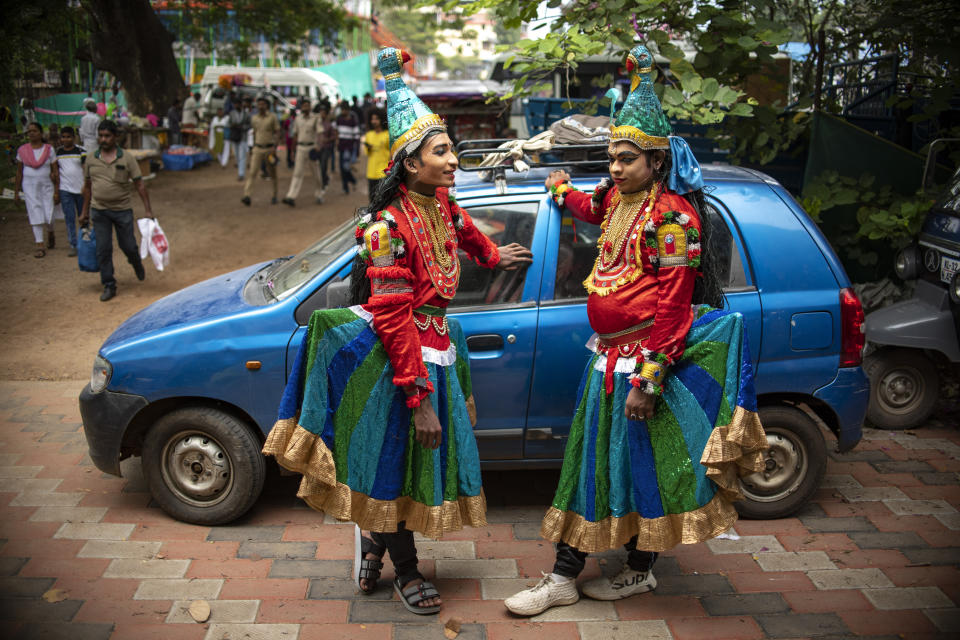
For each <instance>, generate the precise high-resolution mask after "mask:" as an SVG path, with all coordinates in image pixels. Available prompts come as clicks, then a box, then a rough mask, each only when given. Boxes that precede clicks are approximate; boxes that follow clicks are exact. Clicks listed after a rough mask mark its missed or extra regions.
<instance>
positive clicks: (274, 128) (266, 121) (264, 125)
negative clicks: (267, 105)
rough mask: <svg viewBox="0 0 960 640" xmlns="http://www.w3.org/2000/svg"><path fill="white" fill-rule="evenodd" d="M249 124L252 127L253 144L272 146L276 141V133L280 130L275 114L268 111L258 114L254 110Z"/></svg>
mask: <svg viewBox="0 0 960 640" xmlns="http://www.w3.org/2000/svg"><path fill="white" fill-rule="evenodd" d="M250 126H251V127H252V128H253V144H255V145H260V146H263V145H269V146H271V147H272V146H273V145H274V144H275V143H276V142H277V133H278V132H279V131H280V121H279V120H277V116H276V115H275V114H273V113H270V112H269V111H268V112H267V113H266V114H264V115H262V116H261V115H260V112H259V111H258V112H256V113H254V114H253V116H251V118H250Z"/></svg>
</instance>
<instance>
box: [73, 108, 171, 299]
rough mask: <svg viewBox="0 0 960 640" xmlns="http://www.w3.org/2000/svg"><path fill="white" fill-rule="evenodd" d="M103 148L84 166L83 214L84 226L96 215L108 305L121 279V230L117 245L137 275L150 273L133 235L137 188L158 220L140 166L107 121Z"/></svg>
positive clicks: (150, 214) (99, 260)
mask: <svg viewBox="0 0 960 640" xmlns="http://www.w3.org/2000/svg"><path fill="white" fill-rule="evenodd" d="M97 141H98V142H99V144H100V148H99V149H98V150H97V151H96V152H94V153H93V154H91V155H88V156H87V161H86V162H85V163H84V165H83V211H82V213H81V214H80V225H81V226H84V225H86V224H87V222H89V220H90V214H91V211H92V212H93V230H94V233H95V234H96V237H97V264H98V266H99V267H100V283H101V284H102V285H103V293H101V294H100V301H101V302H106V301H107V300H109V299H110V298H112V297H114V296H115V295H117V280H116V278H114V276H113V237H112V236H113V230H114V229H116V230H117V245H118V246H119V247H120V250H121V251H123V254H124V255H125V256H127V261H128V262H130V265H131V266H132V267H133V271H134V273H136V274H137V280H143V278H144V277H145V276H146V273H145V272H144V270H143V261H141V260H140V252H139V248H138V247H137V240H136V238H135V237H134V235H133V209H132V204H131V198H130V194H131V192H132V191H133V189H134V188H136V190H137V193H139V194H140V200H142V201H143V208H144V213H145V214H146V217H148V218H154V217H155V216H154V215H153V211H151V209H150V198H149V197H148V196H147V189H146V187H144V186H143V179H142V178H141V175H140V165H138V164H137V161H136V159H134V157H133V156H132V155H130V154H129V153H126V152H125V151H124V150H123V149H121V148H120V147H118V146H117V125H116V123H115V122H113V121H112V120H104V121H103V122H101V123H100V125H99V126H98V127H97Z"/></svg>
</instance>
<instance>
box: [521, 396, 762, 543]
mask: <svg viewBox="0 0 960 640" xmlns="http://www.w3.org/2000/svg"><path fill="white" fill-rule="evenodd" d="M766 448H767V436H766V434H765V433H764V431H763V426H762V425H761V424H760V418H759V416H758V415H757V414H756V412H754V411H747V410H746V409H744V408H743V407H737V408H736V409H735V410H734V412H733V418H732V419H731V420H730V423H729V424H727V425H723V426H719V427H714V429H713V431H712V432H711V434H710V437H709V439H708V440H707V446H706V447H705V448H704V450H703V456H702V457H701V459H700V463H701V464H702V465H704V466H705V467H707V473H706V475H707V477H708V478H709V479H710V480H712V481H713V482H714V483H715V484H716V485H717V487H718V490H717V493H716V495H715V496H714V497H713V499H712V500H710V502H708V503H707V504H705V505H703V506H702V507H700V508H699V509H694V510H693V511H687V512H685V513H671V514H667V515H664V516H661V517H659V518H644V517H642V516H640V514H638V513H628V514H627V515H625V516H622V517H620V518H616V517H614V516H610V517H608V518H604V519H603V520H599V521H597V522H590V521H588V520H587V519H585V518H584V517H583V516H581V515H580V514H577V513H574V512H572V511H560V510H559V509H557V508H555V507H550V508H549V509H548V510H547V514H546V515H545V516H544V518H543V524H542V525H541V527H540V535H541V536H543V537H544V538H545V539H546V540H550V541H551V542H560V541H561V540H562V541H563V542H566V543H567V544H569V545H571V546H573V547H576V548H577V549H579V550H580V551H586V552H589V553H596V552H599V551H607V550H609V549H616V548H617V547H620V546H621V545H623V544H625V543H626V542H627V541H628V540H630V538H632V537H633V536H637V548H638V549H643V550H644V551H666V550H668V549H672V548H673V547H675V546H677V545H678V544H696V543H698V542H703V541H704V540H709V539H710V538H715V537H716V536H718V535H720V534H721V533H723V532H724V531H726V530H727V529H729V528H730V527H732V526H733V524H734V523H735V522H736V521H737V511H736V509H734V507H733V502H734V501H735V500H739V499H742V498H743V494H742V492H741V491H740V482H739V478H740V477H742V476H746V475H749V474H751V473H754V472H757V471H762V470H763V468H764V461H763V452H764V450H766Z"/></svg>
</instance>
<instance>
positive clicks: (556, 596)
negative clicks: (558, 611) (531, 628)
mask: <svg viewBox="0 0 960 640" xmlns="http://www.w3.org/2000/svg"><path fill="white" fill-rule="evenodd" d="M579 599H580V594H579V593H578V592H577V583H576V581H575V580H567V581H566V582H561V583H557V582H554V581H553V576H551V575H550V574H549V573H545V574H543V578H542V579H541V580H540V582H538V583H537V584H536V586H535V587H532V588H530V589H526V590H525V591H521V592H520V593H516V594H514V595H512V596H510V597H509V598H507V599H506V600H504V601H503V604H504V605H505V606H506V607H507V609H509V610H510V611H512V612H513V613H515V614H517V615H519V616H535V615H537V614H538V613H543V612H544V611H546V610H547V609H549V608H550V607H553V606H555V605H561V604H573V603H574V602H576V601H577V600H579Z"/></svg>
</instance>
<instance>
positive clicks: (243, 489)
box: [143, 407, 266, 525]
mask: <svg viewBox="0 0 960 640" xmlns="http://www.w3.org/2000/svg"><path fill="white" fill-rule="evenodd" d="M143 471H144V475H145V476H146V479H147V483H148V484H149V485H150V493H152V494H153V498H154V500H156V501H157V503H158V504H159V505H160V507H161V508H162V509H163V510H164V511H166V512H167V513H169V514H170V515H171V516H173V517H174V518H176V519H177V520H182V521H184V522H190V523H193V524H203V525H218V524H226V523H228V522H230V521H232V520H235V519H236V518H238V517H240V516H241V515H243V514H244V513H246V512H247V511H248V510H249V509H250V507H252V506H253V503H254V502H256V501H257V498H258V497H259V496H260V492H261V491H262V490H263V481H264V477H265V475H266V468H265V465H264V459H263V455H262V454H261V453H260V441H259V440H258V439H257V437H256V436H255V435H254V434H253V433H252V431H251V430H250V429H249V428H248V427H247V425H246V424H244V423H243V422H242V421H240V420H238V419H237V418H235V417H234V416H232V415H229V414H227V413H224V412H222V411H218V410H216V409H210V408H206V407H193V408H188V409H178V410H177V411H173V412H171V413H168V414H167V415H165V416H163V417H162V418H160V419H159V420H158V421H157V422H156V424H154V425H153V427H152V428H151V429H150V431H149V432H148V433H147V437H146V439H145V440H144V443H143Z"/></svg>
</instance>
